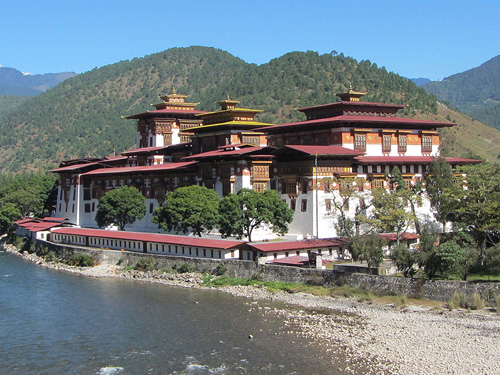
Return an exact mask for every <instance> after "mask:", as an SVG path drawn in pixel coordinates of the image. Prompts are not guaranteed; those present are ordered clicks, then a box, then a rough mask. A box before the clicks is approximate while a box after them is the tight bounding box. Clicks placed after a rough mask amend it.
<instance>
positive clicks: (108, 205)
mask: <svg viewBox="0 0 500 375" xmlns="http://www.w3.org/2000/svg"><path fill="white" fill-rule="evenodd" d="M145 201H146V199H145V198H144V196H143V195H142V194H141V193H140V192H139V190H137V188H135V187H133V186H131V187H129V186H123V187H121V188H119V189H115V190H111V191H108V192H107V193H106V194H104V195H103V196H102V198H101V199H100V200H99V204H98V205H97V213H96V216H95V220H96V222H97V225H99V226H100V227H103V226H105V225H109V224H114V223H116V224H118V227H119V228H120V230H124V229H125V225H127V224H132V223H134V222H135V221H136V220H140V219H142V218H143V217H144V215H146V204H145Z"/></svg>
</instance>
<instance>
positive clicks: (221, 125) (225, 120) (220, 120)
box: [189, 95, 272, 133]
mask: <svg viewBox="0 0 500 375" xmlns="http://www.w3.org/2000/svg"><path fill="white" fill-rule="evenodd" d="M239 103H240V101H239V100H232V99H231V98H230V97H229V95H228V96H227V99H225V100H222V101H220V102H218V103H217V104H219V105H220V107H221V109H220V110H218V111H214V112H206V113H202V114H199V115H197V116H198V117H199V118H201V119H202V120H203V125H201V126H198V127H194V128H190V129H189V131H190V132H194V133H203V132H213V131H222V130H248V129H250V130H253V129H256V128H261V127H263V126H270V125H272V124H269V123H266V122H258V121H255V120H254V118H255V115H257V114H258V113H261V112H262V110H261V109H251V108H236V105H237V104H239Z"/></svg>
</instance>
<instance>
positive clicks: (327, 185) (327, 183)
mask: <svg viewBox="0 0 500 375" xmlns="http://www.w3.org/2000/svg"><path fill="white" fill-rule="evenodd" d="M323 189H324V190H325V192H327V193H329V192H330V190H331V189H332V188H331V185H330V180H325V181H324V182H323Z"/></svg>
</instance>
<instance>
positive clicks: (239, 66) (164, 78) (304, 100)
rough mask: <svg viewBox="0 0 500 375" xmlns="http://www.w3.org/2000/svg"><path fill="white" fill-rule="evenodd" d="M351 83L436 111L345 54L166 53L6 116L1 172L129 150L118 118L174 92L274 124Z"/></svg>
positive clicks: (127, 128) (67, 84)
mask: <svg viewBox="0 0 500 375" xmlns="http://www.w3.org/2000/svg"><path fill="white" fill-rule="evenodd" d="M349 84H352V86H353V88H354V89H355V90H359V91H361V90H363V91H367V92H368V93H369V94H368V95H367V96H366V97H365V99H366V100H368V101H371V100H373V101H381V102H391V103H404V104H409V107H408V109H406V110H405V111H404V113H402V114H403V115H408V116H411V115H413V114H415V113H419V114H421V113H427V114H432V113H436V112H437V104H436V100H435V98H434V97H432V96H430V95H428V94H427V93H426V92H425V91H424V90H423V89H422V88H418V87H417V86H416V85H415V84H414V83H413V82H411V81H410V80H407V79H405V78H402V77H400V76H398V75H397V74H394V73H389V72H387V71H386V70H385V68H378V67H377V66H376V64H372V63H370V62H369V61H361V62H359V63H358V62H357V61H356V60H354V59H352V58H349V57H345V56H343V55H342V54H340V55H337V56H331V55H328V54H327V55H319V54H317V53H315V52H305V53H303V52H293V53H289V54H286V55H284V56H282V57H280V58H277V59H274V60H271V61H270V62H269V63H267V64H263V65H260V66H257V65H254V64H248V63H246V62H244V61H243V60H241V59H238V58H236V57H234V56H232V55H231V54H229V53H227V52H224V51H221V50H217V49H214V48H208V47H189V48H173V49H170V50H167V51H164V52H161V53H157V54H154V55H150V56H147V57H144V58H136V59H133V60H131V61H122V62H119V63H116V64H113V65H109V66H105V67H102V68H99V69H94V70H92V71H90V72H87V73H85V74H80V75H78V76H75V77H73V78H70V79H67V80H65V81H64V82H62V83H61V84H59V85H58V86H56V87H54V88H52V89H50V90H48V91H46V92H45V93H43V94H41V95H39V96H37V97H35V98H33V99H30V100H28V101H26V102H24V104H23V105H22V106H20V107H18V108H16V109H15V110H14V111H10V112H9V115H8V117H7V119H6V120H4V121H2V122H1V123H0V169H2V170H11V171H17V170H21V169H26V168H33V167H41V166H47V165H48V163H51V162H52V163H57V162H59V161H60V160H63V159H68V158H75V157H84V156H104V155H109V154H111V153H112V152H113V151H114V150H116V152H120V151H123V150H126V149H128V148H130V147H132V146H133V144H134V141H135V129H136V123H135V122H134V121H132V120H124V119H122V118H121V117H120V116H124V115H131V114H135V113H140V112H144V111H146V110H148V109H152V108H153V107H151V106H150V104H152V103H157V102H159V99H158V97H157V96H158V95H164V94H167V93H170V92H171V90H172V87H174V86H175V87H176V88H177V92H179V93H183V94H189V95H191V96H190V98H189V100H190V101H195V102H200V105H199V106H198V109H201V110H215V109H216V104H215V102H217V101H219V100H221V99H223V98H225V97H226V96H227V95H228V94H229V95H230V96H231V98H234V99H238V100H241V101H242V106H244V107H254V108H259V109H264V110H265V113H264V114H262V115H260V118H259V119H260V120H262V121H267V122H275V123H278V122H283V121H288V120H298V119H302V118H303V117H302V114H300V113H298V112H297V111H295V108H297V107H304V106H309V105H315V104H323V103H328V102H332V101H335V100H338V98H336V97H335V94H336V93H338V92H341V91H344V90H346V88H347V87H349Z"/></svg>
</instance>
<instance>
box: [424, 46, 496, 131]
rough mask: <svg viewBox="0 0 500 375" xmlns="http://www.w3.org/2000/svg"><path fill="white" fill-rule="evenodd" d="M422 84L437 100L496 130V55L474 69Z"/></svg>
mask: <svg viewBox="0 0 500 375" xmlns="http://www.w3.org/2000/svg"><path fill="white" fill-rule="evenodd" d="M423 87H424V88H425V90H426V91H427V92H429V93H431V94H434V95H436V96H437V97H438V98H439V100H442V101H447V102H449V103H450V105H451V106H452V107H455V108H457V109H458V110H460V111H461V112H463V113H466V114H468V115H469V116H472V117H473V118H475V119H476V120H479V121H482V122H484V123H485V124H487V125H490V126H492V127H494V128H496V129H500V55H499V56H497V57H494V58H492V59H491V60H489V61H487V62H485V63H484V64H482V65H481V66H479V67H477V68H474V69H470V70H467V71H465V72H463V73H458V74H454V75H452V76H450V77H446V78H445V79H443V80H442V81H437V82H429V83H427V84H425V85H424V86H423Z"/></svg>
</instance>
